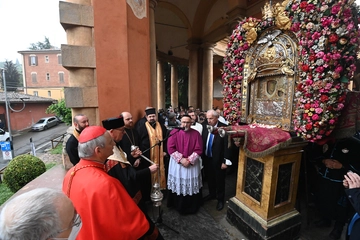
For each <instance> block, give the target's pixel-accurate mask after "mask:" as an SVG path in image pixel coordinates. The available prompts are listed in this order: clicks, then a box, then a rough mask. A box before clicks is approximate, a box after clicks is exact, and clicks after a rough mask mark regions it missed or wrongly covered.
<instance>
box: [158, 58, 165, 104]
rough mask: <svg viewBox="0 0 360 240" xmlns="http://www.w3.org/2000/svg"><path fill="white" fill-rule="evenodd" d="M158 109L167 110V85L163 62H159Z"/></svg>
mask: <svg viewBox="0 0 360 240" xmlns="http://www.w3.org/2000/svg"><path fill="white" fill-rule="evenodd" d="M157 96H158V98H157V103H158V105H157V109H160V108H163V109H165V83H164V68H163V62H161V61H157Z"/></svg>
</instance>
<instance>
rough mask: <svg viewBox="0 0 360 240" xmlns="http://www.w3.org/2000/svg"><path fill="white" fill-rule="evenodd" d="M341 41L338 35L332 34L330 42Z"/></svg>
mask: <svg viewBox="0 0 360 240" xmlns="http://www.w3.org/2000/svg"><path fill="white" fill-rule="evenodd" d="M338 40H339V37H338V35H337V34H336V33H332V34H330V36H329V42H331V43H336V42H337V41H338Z"/></svg>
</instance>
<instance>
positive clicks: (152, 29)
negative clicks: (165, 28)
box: [149, 0, 158, 106]
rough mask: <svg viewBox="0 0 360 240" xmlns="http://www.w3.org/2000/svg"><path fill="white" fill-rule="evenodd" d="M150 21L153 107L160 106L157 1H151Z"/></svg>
mask: <svg viewBox="0 0 360 240" xmlns="http://www.w3.org/2000/svg"><path fill="white" fill-rule="evenodd" d="M149 5H150V9H149V19H150V83H151V105H152V106H158V102H157V99H158V96H157V93H158V90H157V83H156V82H157V76H156V36H155V7H156V5H157V0H150V1H149Z"/></svg>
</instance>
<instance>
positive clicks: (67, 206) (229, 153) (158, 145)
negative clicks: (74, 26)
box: [0, 107, 360, 240]
mask: <svg viewBox="0 0 360 240" xmlns="http://www.w3.org/2000/svg"><path fill="white" fill-rule="evenodd" d="M73 124H74V132H73V134H72V135H71V137H70V138H69V141H67V143H66V151H67V152H68V155H69V158H70V161H71V162H72V163H73V164H74V166H73V167H72V168H71V169H70V170H69V171H68V172H67V174H66V176H65V178H64V181H63V186H62V192H59V191H55V190H52V189H36V190H32V191H29V192H27V193H24V194H22V195H20V196H18V197H15V198H14V199H12V200H11V201H9V202H8V203H7V204H6V205H5V207H4V208H3V210H2V212H1V215H0V240H5V239H24V240H27V239H29V240H32V239H40V240H47V239H59V238H67V239H75V237H76V239H80V240H82V239H86V240H89V239H90V240H91V239H110V240H111V239H145V240H146V239H160V240H161V239H164V238H163V236H162V235H161V233H160V232H159V230H158V228H157V226H156V223H155V222H154V221H153V220H152V219H151V218H150V217H149V216H148V214H147V205H148V204H149V203H151V201H152V199H151V191H152V188H153V186H154V184H155V183H157V184H158V185H159V187H160V190H161V191H162V192H163V194H164V199H166V200H167V206H168V207H169V208H174V209H175V210H177V211H178V212H179V213H180V214H195V213H196V212H197V211H198V210H199V208H200V206H201V205H202V204H203V203H204V201H208V200H212V199H214V200H217V204H216V206H214V207H215V209H216V210H218V211H221V210H222V209H223V208H224V202H225V200H226V199H225V178H226V175H227V172H228V171H227V169H228V167H229V165H228V163H231V162H233V165H235V164H236V162H237V158H238V151H239V148H238V146H236V145H235V144H234V143H233V142H231V143H230V144H229V142H228V141H229V138H223V137H220V136H219V135H218V134H213V133H212V132H210V131H209V126H211V127H223V126H227V122H226V120H225V119H223V117H222V116H221V111H220V109H210V110H207V111H206V112H202V111H201V110H200V109H194V108H193V107H189V108H188V109H186V110H183V109H179V110H177V109H172V108H171V107H170V108H169V109H167V111H163V110H159V111H156V109H155V108H153V107H147V108H146V109H145V111H144V117H143V118H141V119H139V120H138V121H137V122H136V123H134V122H133V119H132V114H131V113H130V112H126V111H124V112H122V113H120V114H119V115H118V116H115V117H112V118H108V119H104V120H102V126H89V120H88V118H87V116H85V115H83V114H78V115H76V116H74V118H73ZM230 141H231V140H230ZM359 142H360V140H359V139H358V138H348V139H337V140H334V141H333V142H328V143H327V144H325V145H321V146H320V145H316V144H313V145H312V147H313V148H314V149H312V150H311V151H312V153H313V155H312V157H311V161H312V163H313V164H314V166H316V170H317V174H318V179H317V181H316V183H317V184H316V185H314V186H316V188H315V189H316V191H315V192H316V203H317V204H318V209H319V210H320V213H321V217H322V218H321V219H320V220H319V221H318V222H316V224H317V226H318V227H322V226H330V224H331V221H332V220H335V224H334V229H333V230H332V232H331V233H330V235H329V236H330V238H331V239H339V238H340V235H341V233H342V231H343V227H344V226H345V224H347V223H348V235H349V237H350V239H356V236H358V233H359V232H360V221H359V219H360V215H359V214H358V213H360V207H359V206H360V204H359V203H360V201H359V196H360V194H359V193H360V176H359V175H358V174H359V171H358V169H360V165H359V164H358V154H357V150H356V149H357V148H358V147H359ZM234 149H236V150H235V151H234ZM317 153H318V154H317ZM204 184H207V185H208V190H209V194H208V195H206V196H203V192H202V190H203V186H204ZM345 189H346V190H345ZM25 202H26V203H27V204H24V203H25ZM42 202H46V203H47V204H41V203H42ZM25 212H26V214H25ZM356 212H357V213H356ZM350 217H351V218H350ZM45 222H47V223H45ZM19 229H21V231H20V230H19Z"/></svg>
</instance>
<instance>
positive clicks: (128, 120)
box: [121, 112, 134, 129]
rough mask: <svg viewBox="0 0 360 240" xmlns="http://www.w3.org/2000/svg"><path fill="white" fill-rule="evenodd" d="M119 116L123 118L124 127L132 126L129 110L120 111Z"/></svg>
mask: <svg viewBox="0 0 360 240" xmlns="http://www.w3.org/2000/svg"><path fill="white" fill-rule="evenodd" d="M121 116H122V117H123V118H124V123H125V128H129V129H130V128H133V126H134V122H133V119H132V115H131V113H129V112H122V113H121Z"/></svg>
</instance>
